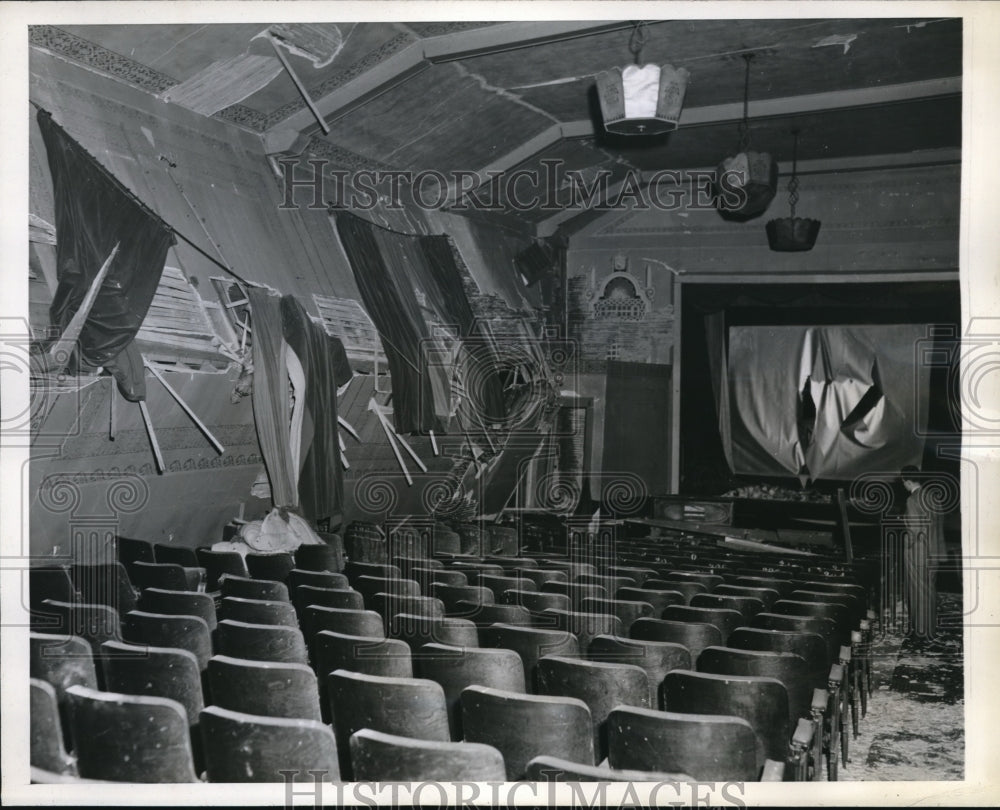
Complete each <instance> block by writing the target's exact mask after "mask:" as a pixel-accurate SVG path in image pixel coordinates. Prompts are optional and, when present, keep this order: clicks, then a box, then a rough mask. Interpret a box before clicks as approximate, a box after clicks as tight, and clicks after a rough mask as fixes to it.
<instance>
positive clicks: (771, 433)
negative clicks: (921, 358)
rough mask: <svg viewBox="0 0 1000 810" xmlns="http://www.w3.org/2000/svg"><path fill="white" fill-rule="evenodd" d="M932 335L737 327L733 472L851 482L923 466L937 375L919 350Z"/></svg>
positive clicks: (920, 329)
mask: <svg viewBox="0 0 1000 810" xmlns="http://www.w3.org/2000/svg"><path fill="white" fill-rule="evenodd" d="M925 332H926V326H924V325H921V324H891V325H857V326H828V327H805V326H776V327H753V326H733V327H731V328H730V330H729V354H728V360H729V362H728V387H729V396H730V400H729V406H730V412H731V427H732V432H731V437H730V439H731V448H729V449H728V450H727V452H730V453H731V458H732V464H733V470H734V472H736V473H749V474H755V475H796V476H799V477H800V478H802V479H803V480H806V479H812V480H816V479H849V478H853V477H855V476H857V475H860V474H862V473H865V472H871V471H872V470H884V471H887V472H895V471H898V470H899V469H900V468H901V467H903V466H904V465H906V464H919V463H920V460H921V456H922V454H923V445H924V443H923V434H924V429H923V428H924V426H923V425H921V424H918V423H919V421H920V419H921V418H922V417H921V414H926V412H927V408H926V407H925V404H926V401H927V397H928V391H929V381H930V372H929V369H928V368H927V367H926V366H924V365H923V364H919V363H917V362H916V360H915V358H916V355H915V347H916V345H917V341H918V340H919V339H920V338H922V337H923V336H924V334H925ZM718 390H719V391H724V390H725V386H720V387H719V389H718ZM724 439H725V436H724Z"/></svg>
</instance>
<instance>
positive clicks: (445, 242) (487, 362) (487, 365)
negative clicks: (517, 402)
mask: <svg viewBox="0 0 1000 810" xmlns="http://www.w3.org/2000/svg"><path fill="white" fill-rule="evenodd" d="M418 240H419V243H420V247H421V249H422V251H423V254H424V257H425V259H426V265H425V267H426V276H425V279H424V284H425V286H426V289H427V293H428V296H429V297H430V298H431V299H432V300H433V301H434V303H435V305H436V307H437V308H438V309H439V311H440V312H441V313H442V317H443V318H444V319H445V322H446V323H453V324H455V325H457V326H458V329H459V337H460V338H461V339H462V342H463V346H464V348H465V350H466V351H467V352H468V361H467V363H466V368H467V371H468V372H469V373H466V374H465V379H466V391H465V392H466V394H467V396H468V397H469V398H470V399H471V401H472V404H473V406H474V407H476V408H478V409H479V410H480V413H481V415H482V417H483V421H486V422H491V421H499V420H502V419H503V417H504V415H505V409H504V401H503V387H502V385H501V381H500V376H499V369H498V366H499V363H498V361H497V352H496V347H495V346H494V345H493V341H492V339H491V337H490V336H489V334H487V333H486V331H485V330H484V329H482V327H481V324H479V323H477V322H476V318H475V314H474V313H473V311H472V306H471V305H470V304H469V299H468V296H467V295H466V294H465V287H464V285H463V284H462V275H461V273H460V272H459V269H458V265H457V264H456V262H455V254H454V253H453V252H452V247H451V242H450V240H449V239H448V237H447V236H421V237H418Z"/></svg>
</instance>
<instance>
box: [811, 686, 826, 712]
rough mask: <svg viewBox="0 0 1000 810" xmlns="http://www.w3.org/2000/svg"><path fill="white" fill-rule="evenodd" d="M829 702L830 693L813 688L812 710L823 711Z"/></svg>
mask: <svg viewBox="0 0 1000 810" xmlns="http://www.w3.org/2000/svg"><path fill="white" fill-rule="evenodd" d="M829 704H830V693H829V692H827V691H826V690H825V689H813V697H812V706H811V708H812V710H813V711H814V712H821V713H822V712H825V711H826V707H827V706H828V705H829Z"/></svg>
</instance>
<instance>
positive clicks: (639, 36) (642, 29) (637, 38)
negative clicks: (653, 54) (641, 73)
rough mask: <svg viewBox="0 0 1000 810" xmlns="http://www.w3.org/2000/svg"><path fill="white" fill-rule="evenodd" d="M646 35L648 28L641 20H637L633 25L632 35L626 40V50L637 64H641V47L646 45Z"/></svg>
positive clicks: (647, 34)
mask: <svg viewBox="0 0 1000 810" xmlns="http://www.w3.org/2000/svg"><path fill="white" fill-rule="evenodd" d="M648 36H649V29H648V28H647V27H646V23H645V22H644V21H643V20H639V21H638V22H636V23H635V24H634V25H633V28H632V36H631V37H629V40H628V50H629V53H630V54H632V57H633V59H634V61H635V64H637V65H641V64H642V49H643V47H644V46H645V45H646V38H647V37H648Z"/></svg>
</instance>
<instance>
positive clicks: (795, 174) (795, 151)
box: [788, 129, 799, 219]
mask: <svg viewBox="0 0 1000 810" xmlns="http://www.w3.org/2000/svg"><path fill="white" fill-rule="evenodd" d="M792 136H793V137H794V140H793V141H792V179H791V180H789V181H788V207H789V209H790V210H791V212H792V214H791V216H792V219H794V218H795V206H796V205H798V202H799V131H798V130H797V129H793V130H792Z"/></svg>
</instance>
